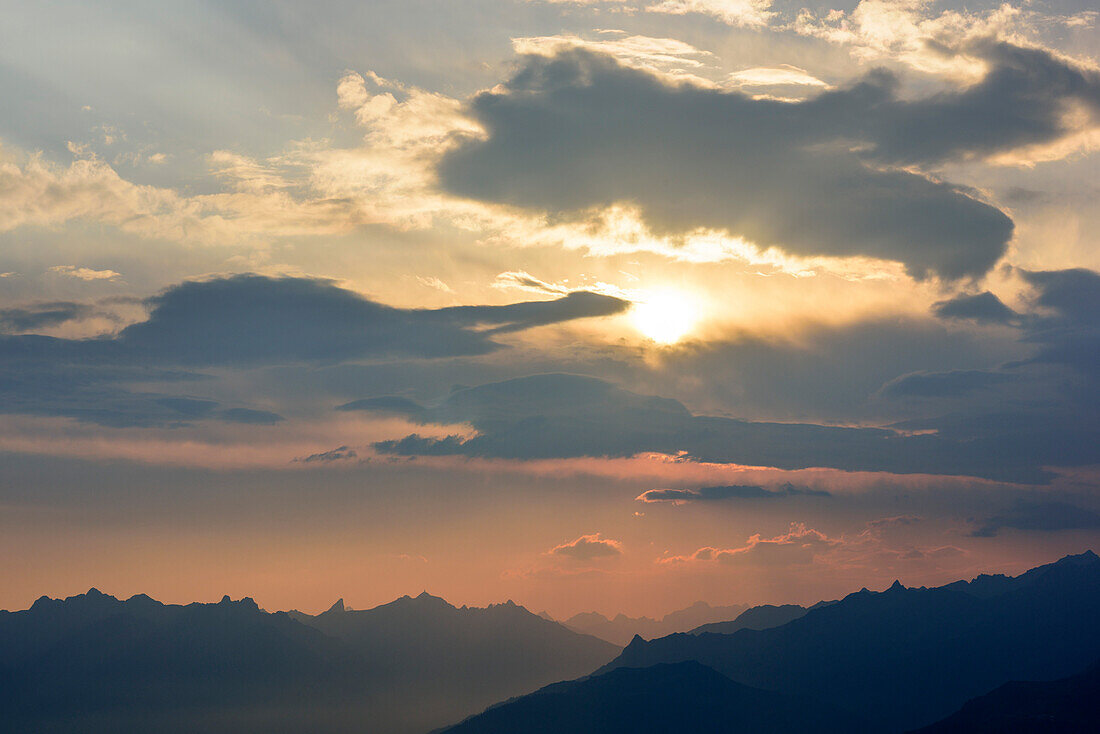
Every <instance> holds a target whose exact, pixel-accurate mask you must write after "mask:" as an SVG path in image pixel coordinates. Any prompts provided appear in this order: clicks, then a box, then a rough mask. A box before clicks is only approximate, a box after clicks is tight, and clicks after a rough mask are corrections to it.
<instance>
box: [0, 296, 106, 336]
mask: <svg viewBox="0 0 1100 734" xmlns="http://www.w3.org/2000/svg"><path fill="white" fill-rule="evenodd" d="M91 312H92V307H91V306H89V305H88V304H84V303H73V302H71V301H55V302H53V303H37V304H34V305H32V306H26V307H23V308H5V309H0V333H18V332H22V331H33V330H35V329H43V328H46V327H50V326H57V325H58V324H63V323H65V322H66V321H74V320H76V319H80V318H84V317H86V316H87V315H88V314H90V313H91Z"/></svg>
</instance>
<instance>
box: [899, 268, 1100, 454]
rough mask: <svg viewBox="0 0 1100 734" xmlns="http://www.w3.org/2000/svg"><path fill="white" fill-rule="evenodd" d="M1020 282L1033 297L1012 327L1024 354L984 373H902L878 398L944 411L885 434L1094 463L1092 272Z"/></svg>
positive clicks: (1095, 295) (1097, 279)
mask: <svg viewBox="0 0 1100 734" xmlns="http://www.w3.org/2000/svg"><path fill="white" fill-rule="evenodd" d="M1020 275H1021V276H1022V277H1023V279H1024V281H1025V282H1027V283H1028V284H1029V285H1030V286H1032V288H1033V293H1032V294H1031V298H1030V307H1029V308H1028V309H1027V310H1025V311H1024V312H1023V313H1020V314H1019V316H1018V318H1017V319H1016V320H1015V321H1014V323H1013V326H1014V327H1015V329H1016V334H1017V339H1018V341H1019V342H1020V344H1021V345H1022V346H1026V347H1028V348H1029V349H1030V350H1031V354H1030V356H1028V357H1026V358H1024V359H1019V360H1014V361H1011V362H1005V363H1003V364H1000V365H998V366H997V367H995V368H991V369H987V370H956V371H946V372H939V373H936V372H928V373H915V374H909V375H904V376H902V377H900V378H897V379H895V380H893V381H891V382H890V383H888V384H887V385H885V386H884V387H883V389H882V390H881V391H880V395H882V396H884V397H887V398H890V397H905V398H909V399H912V398H921V399H924V400H927V401H930V402H929V404H930V405H933V406H937V407H938V408H939V409H940V410H942V411H945V412H943V413H940V414H938V415H936V414H932V415H930V416H929V417H925V418H920V419H912V420H906V421H902V422H899V423H898V424H896V426H895V427H897V428H900V429H902V430H907V431H931V432H935V434H936V435H937V436H939V437H941V438H943V439H947V440H951V441H957V442H959V443H960V445H963V444H969V446H970V447H971V450H972V451H973V452H975V453H982V452H988V453H989V455H990V457H993V456H1000V457H1002V460H1004V461H1007V462H1013V461H1018V460H1019V459H1020V458H1022V457H1025V456H1030V457H1031V459H1030V460H1029V461H1031V462H1034V463H1035V464H1038V463H1043V464H1045V465H1047V466H1084V465H1089V464H1095V463H1100V274H1097V273H1095V272H1093V271H1090V270H1083V269H1073V270H1057V271H1043V272H1033V271H1020ZM937 401H938V402H937Z"/></svg>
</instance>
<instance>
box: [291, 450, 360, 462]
mask: <svg viewBox="0 0 1100 734" xmlns="http://www.w3.org/2000/svg"><path fill="white" fill-rule="evenodd" d="M358 456H359V455H358V454H357V453H356V452H355V449H352V448H348V447H347V446H337V447H336V448H334V449H329V450H328V451H321V452H319V453H316V454H310V455H309V456H303V457H300V458H297V459H294V461H296V462H301V463H303V464H331V463H332V462H334V461H349V460H351V459H355V458H357V457H358Z"/></svg>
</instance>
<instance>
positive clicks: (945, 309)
mask: <svg viewBox="0 0 1100 734" xmlns="http://www.w3.org/2000/svg"><path fill="white" fill-rule="evenodd" d="M932 313H933V314H935V315H936V316H937V317H939V318H941V319H961V320H970V321H976V322H978V323H987V324H1007V323H1011V322H1012V321H1015V320H1016V318H1017V317H1018V314H1017V313H1016V312H1015V311H1013V310H1012V309H1011V308H1009V307H1008V306H1006V305H1004V303H1003V302H1002V301H1001V299H1000V298H997V296H995V295H993V294H992V293H990V292H989V291H983V292H982V293H974V294H960V295H957V296H955V297H953V298H949V299H947V300H945V301H937V302H936V303H935V304H934V305H933V306H932Z"/></svg>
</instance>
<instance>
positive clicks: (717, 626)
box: [690, 604, 809, 635]
mask: <svg viewBox="0 0 1100 734" xmlns="http://www.w3.org/2000/svg"><path fill="white" fill-rule="evenodd" d="M808 611H809V610H808V609H807V608H806V607H802V606H799V605H797V604H780V605H774V604H761V605H760V606H757V607H751V608H749V609H746V610H745V611H743V612H742V613H741V614H739V615H737V617H736V618H735V619H732V620H730V621H728V622H712V623H710V624H704V625H701V626H699V627H696V628H695V629H693V630H690V633H691V634H693V635H701V634H703V633H705V632H713V633H717V634H722V635H728V634H732V633H734V632H736V631H737V630H742V629H749V630H766V629H769V628H771V627H778V626H780V625H783V624H786V623H787V622H791V621H794V620H796V619H798V618H799V617H802V616H805V614H806V612H808Z"/></svg>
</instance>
